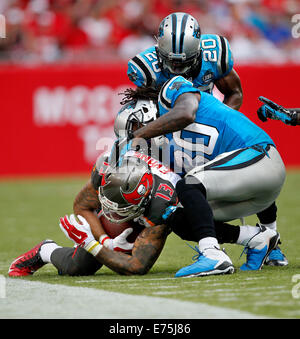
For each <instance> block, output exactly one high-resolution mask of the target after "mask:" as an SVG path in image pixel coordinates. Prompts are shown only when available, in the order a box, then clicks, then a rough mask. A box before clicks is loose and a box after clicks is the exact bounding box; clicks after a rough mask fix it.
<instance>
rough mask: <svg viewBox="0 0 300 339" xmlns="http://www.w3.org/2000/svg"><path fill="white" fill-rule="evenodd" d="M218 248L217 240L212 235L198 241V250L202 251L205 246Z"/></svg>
mask: <svg viewBox="0 0 300 339" xmlns="http://www.w3.org/2000/svg"><path fill="white" fill-rule="evenodd" d="M214 247H216V248H218V249H220V246H219V244H218V240H217V239H216V238H213V237H206V238H203V239H201V240H200V241H199V250H200V251H201V252H203V251H204V250H205V249H206V248H214Z"/></svg>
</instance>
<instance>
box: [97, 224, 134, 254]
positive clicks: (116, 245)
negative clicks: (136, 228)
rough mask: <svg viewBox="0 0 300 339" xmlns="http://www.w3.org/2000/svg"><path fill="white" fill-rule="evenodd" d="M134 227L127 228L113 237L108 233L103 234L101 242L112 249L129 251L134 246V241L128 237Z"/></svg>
mask: <svg viewBox="0 0 300 339" xmlns="http://www.w3.org/2000/svg"><path fill="white" fill-rule="evenodd" d="M132 231H133V228H127V229H126V230H124V231H123V232H122V233H121V234H120V235H118V236H117V237H115V238H114V239H111V238H110V237H109V236H108V235H107V234H103V235H101V237H100V244H101V245H103V246H105V247H107V248H109V249H110V250H112V251H117V252H124V253H129V252H131V250H132V248H133V245H134V244H133V243H130V242H128V241H127V240H126V238H127V237H128V236H129V234H131V233H132Z"/></svg>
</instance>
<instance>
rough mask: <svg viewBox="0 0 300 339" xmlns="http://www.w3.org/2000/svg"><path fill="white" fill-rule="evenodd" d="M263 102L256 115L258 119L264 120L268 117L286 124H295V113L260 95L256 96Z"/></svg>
mask: <svg viewBox="0 0 300 339" xmlns="http://www.w3.org/2000/svg"><path fill="white" fill-rule="evenodd" d="M258 99H259V100H260V101H261V102H263V103H264V105H262V106H261V107H260V108H259V109H258V110H257V115H258V117H259V119H260V120H261V121H263V122H266V121H267V120H268V119H272V120H281V121H282V122H283V123H285V124H287V125H292V126H295V125H296V124H297V113H296V112H291V111H290V110H288V109H286V108H284V107H283V106H280V105H278V104H276V103H275V102H273V101H271V100H269V99H267V98H265V97H262V96H260V97H259V98H258Z"/></svg>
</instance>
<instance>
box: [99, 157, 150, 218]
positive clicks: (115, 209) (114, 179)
mask: <svg viewBox="0 0 300 339" xmlns="http://www.w3.org/2000/svg"><path fill="white" fill-rule="evenodd" d="M152 187H153V175H152V173H151V170H150V168H149V166H148V164H147V163H146V162H144V161H143V160H141V159H140V158H138V157H135V156H129V157H125V158H124V159H123V160H122V162H121V165H118V166H115V167H109V168H108V169H107V171H106V172H105V175H103V177H102V182H101V185H100V187H99V200H100V203H101V205H102V210H103V213H104V215H105V216H106V218H107V219H108V220H109V221H111V222H114V223H122V222H125V221H128V220H132V219H134V218H137V217H139V216H140V215H141V214H143V212H144V210H145V207H146V205H147V203H148V202H149V200H150V198H151V191H152Z"/></svg>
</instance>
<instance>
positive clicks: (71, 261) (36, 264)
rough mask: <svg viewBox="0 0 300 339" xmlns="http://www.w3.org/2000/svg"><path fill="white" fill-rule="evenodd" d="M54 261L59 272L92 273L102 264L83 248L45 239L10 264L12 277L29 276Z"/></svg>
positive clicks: (9, 273)
mask: <svg viewBox="0 0 300 339" xmlns="http://www.w3.org/2000/svg"><path fill="white" fill-rule="evenodd" d="M48 263H52V264H53V265H54V266H55V267H56V268H57V270H58V273H59V274H64V275H92V274H94V273H95V272H96V271H97V270H99V268H101V266H102V265H101V264H100V263H99V262H98V261H96V259H95V258H94V257H93V256H92V255H90V254H89V253H88V252H86V251H85V250H83V249H82V248H78V250H76V249H75V248H69V247H61V246H59V245H57V244H56V243H55V242H54V241H53V240H44V241H42V242H40V243H39V244H38V245H36V246H35V247H33V248H32V249H31V250H29V251H27V252H25V253H24V254H22V255H20V256H19V257H17V258H16V259H15V260H14V261H13V262H12V263H11V265H10V267H9V270H8V275H9V276H11V277H20V276H28V275H32V274H33V273H35V272H36V271H37V270H38V269H40V268H41V267H43V266H44V265H46V264H48Z"/></svg>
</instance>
